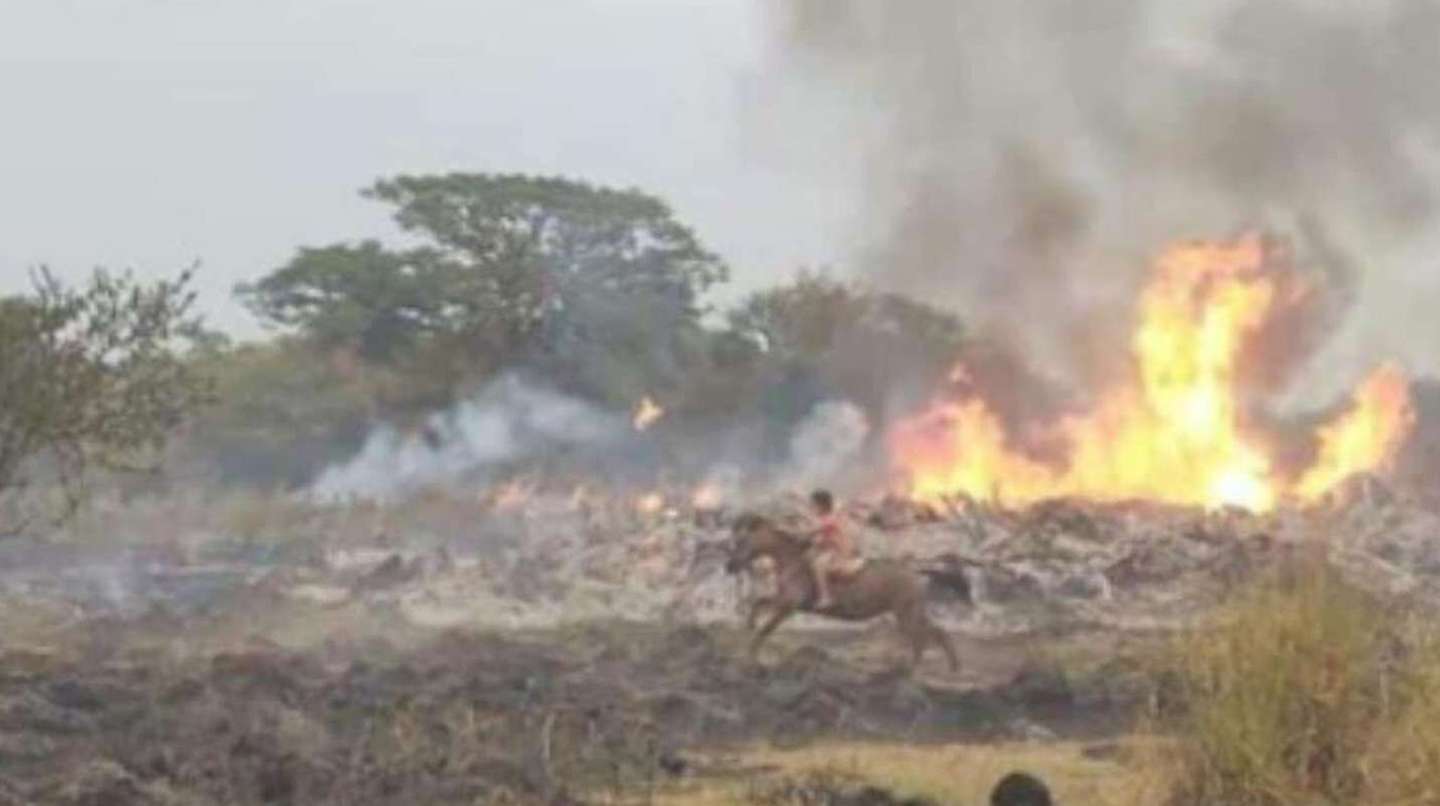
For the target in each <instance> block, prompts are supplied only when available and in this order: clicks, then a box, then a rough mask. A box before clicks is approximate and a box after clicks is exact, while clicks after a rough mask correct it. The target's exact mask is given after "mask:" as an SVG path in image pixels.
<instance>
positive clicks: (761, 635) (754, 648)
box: [750, 601, 795, 663]
mask: <svg viewBox="0 0 1440 806" xmlns="http://www.w3.org/2000/svg"><path fill="white" fill-rule="evenodd" d="M772 604H773V606H774V607H775V612H774V613H772V614H770V618H769V620H768V621H766V622H765V624H764V625H763V626H761V627H760V629H759V631H757V632H756V633H755V635H754V637H753V638H751V639H750V660H751V662H752V663H753V662H755V661H757V660H759V658H760V645H761V644H763V643H765V639H766V638H768V637H770V633H772V632H775V628H776V627H779V626H780V624H781V622H783V621H785V619H788V618H790V616H791V615H792V614H794V612H795V608H794V606H793V605H789V604H784V603H781V602H778V601H775V602H772Z"/></svg>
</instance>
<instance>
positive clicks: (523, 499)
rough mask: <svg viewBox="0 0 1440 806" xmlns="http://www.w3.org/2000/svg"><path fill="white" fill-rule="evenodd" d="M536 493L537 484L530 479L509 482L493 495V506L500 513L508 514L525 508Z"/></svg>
mask: <svg viewBox="0 0 1440 806" xmlns="http://www.w3.org/2000/svg"><path fill="white" fill-rule="evenodd" d="M534 493H535V484H534V482H532V481H530V480H529V479H516V480H512V481H507V482H505V483H504V484H502V485H500V488H499V489H498V490H496V491H494V492H493V493H492V498H491V506H492V507H493V508H494V509H495V510H496V511H498V512H507V511H509V510H513V509H518V508H519V507H521V506H524V505H525V504H526V503H527V502H528V501H529V500H530V498H531V496H532V495H534Z"/></svg>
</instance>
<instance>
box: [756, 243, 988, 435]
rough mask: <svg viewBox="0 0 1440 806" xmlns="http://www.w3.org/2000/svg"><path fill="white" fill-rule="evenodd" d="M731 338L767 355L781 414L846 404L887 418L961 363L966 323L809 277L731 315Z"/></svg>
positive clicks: (764, 365)
mask: <svg viewBox="0 0 1440 806" xmlns="http://www.w3.org/2000/svg"><path fill="white" fill-rule="evenodd" d="M728 323H729V328H730V332H731V333H732V334H734V335H735V337H737V338H740V339H744V340H746V341H748V342H750V343H751V344H752V345H754V349H756V350H757V351H759V353H760V354H761V355H762V356H763V358H762V360H761V361H760V362H759V371H760V372H761V373H762V374H763V375H764V376H765V378H764V380H762V382H761V383H760V387H761V388H762V389H769V390H772V393H771V394H768V395H762V397H764V398H766V399H769V400H770V401H771V403H770V404H769V405H770V406H771V408H772V411H771V417H772V419H773V418H776V417H780V418H781V419H793V418H794V417H797V416H802V415H803V414H804V412H806V411H808V410H809V408H810V406H811V405H813V404H814V402H816V401H817V400H819V399H820V398H823V397H827V396H841V397H845V398H847V399H849V400H851V401H853V402H855V403H857V404H859V405H861V406H862V407H863V408H865V409H866V410H867V412H869V413H870V414H871V416H872V417H875V418H883V417H884V416H885V414H886V410H887V407H889V406H890V405H892V404H896V403H898V402H900V401H901V399H902V397H904V396H906V395H912V394H917V393H919V392H920V391H921V390H924V389H926V388H927V387H928V386H929V385H931V384H933V383H934V382H935V381H936V380H937V379H938V378H941V377H943V375H944V374H945V371H946V370H947V369H949V367H950V366H951V365H952V364H953V362H954V361H955V360H956V359H957V358H958V357H959V355H960V351H961V348H962V345H963V344H964V327H963V326H962V324H961V322H960V319H959V317H957V316H956V315H955V314H953V313H951V312H949V311H945V310H942V309H939V308H936V307H933V306H930V305H926V304H925V303H922V302H918V301H916V300H912V299H909V298H908V297H904V296H901V295H899V294H894V293H888V292H880V291H875V290H873V289H870V288H867V287H865V286H862V285H859V284H855V283H846V282H841V281H839V280H835V279H833V278H831V277H829V276H827V275H826V274H824V273H821V272H810V271H802V272H801V273H800V274H799V275H798V276H797V277H796V278H795V279H794V280H793V281H792V282H790V283H788V284H786V285H781V286H777V287H774V288H769V289H765V290H763V291H758V292H755V293H753V294H751V295H750V296H749V297H747V298H745V299H744V300H743V301H742V302H741V303H740V304H739V305H738V306H736V307H735V308H734V309H733V310H731V311H730V313H729V316H728Z"/></svg>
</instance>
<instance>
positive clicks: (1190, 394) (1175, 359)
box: [891, 237, 1413, 511]
mask: <svg viewBox="0 0 1440 806" xmlns="http://www.w3.org/2000/svg"><path fill="white" fill-rule="evenodd" d="M1281 279H1282V278H1281V277H1280V276H1279V275H1278V274H1277V271H1276V269H1274V268H1273V267H1269V266H1267V265H1266V262H1265V249H1264V244H1263V243H1262V242H1261V240H1260V239H1259V238H1258V237H1247V238H1242V239H1240V240H1238V241H1236V242H1234V243H1229V244H1186V245H1181V246H1176V247H1173V248H1171V249H1169V250H1167V251H1166V252H1164V253H1163V254H1162V255H1161V256H1160V257H1159V259H1158V261H1157V263H1156V266H1155V274H1154V278H1153V280H1152V281H1151V283H1150V284H1149V285H1148V286H1147V287H1146V289H1145V290H1144V292H1143V293H1142V295H1141V298H1140V301H1139V320H1138V321H1139V324H1138V327H1137V329H1136V332H1135V335H1134V337H1133V339H1132V342H1131V353H1132V357H1133V360H1134V372H1133V379H1132V381H1131V382H1129V383H1127V384H1123V385H1122V386H1120V387H1119V388H1117V389H1114V390H1111V391H1110V392H1109V393H1108V394H1107V395H1105V396H1103V397H1102V398H1101V399H1100V401H1099V403H1098V404H1097V405H1096V407H1095V408H1094V409H1093V410H1091V411H1089V412H1086V413H1083V414H1078V415H1072V416H1068V417H1065V418H1062V419H1061V420H1060V421H1059V422H1057V423H1055V424H1053V425H1052V426H1051V428H1052V429H1053V433H1052V434H1051V436H1054V437H1058V439H1057V440H1056V441H1057V442H1058V443H1059V444H1063V445H1065V446H1066V448H1067V453H1066V456H1065V457H1064V458H1063V461H1060V462H1045V461H1041V460H1039V459H1036V458H1033V457H1031V456H1029V455H1027V454H1025V453H1023V452H1021V451H1018V450H1016V449H1015V448H1014V446H1013V445H1012V444H1011V441H1010V437H1009V435H1008V434H1007V433H1006V430H1005V427H1004V425H1003V423H1002V422H1001V420H1000V418H999V417H998V416H996V414H995V412H994V411H992V410H991V409H990V407H989V406H988V405H987V404H986V403H985V401H984V400H983V399H980V398H969V399H964V400H960V401H946V402H942V403H939V404H938V405H936V406H934V407H932V408H931V409H930V410H929V411H926V412H924V413H922V414H920V415H918V416H917V417H915V418H913V419H911V420H908V421H905V422H903V423H901V425H900V426H899V427H897V428H896V429H895V430H894V431H893V432H892V434H891V448H892V452H893V455H894V458H895V460H896V463H897V465H898V467H899V469H900V470H901V471H902V472H903V473H904V474H905V476H906V478H907V479H908V480H909V483H910V494H911V495H913V496H915V497H917V498H921V499H930V500H933V499H936V498H938V497H941V496H944V495H950V494H954V493H964V494H967V495H969V496H971V497H974V498H978V499H985V500H997V501H1002V502H1005V503H1012V504H1024V503H1030V502H1034V501H1037V500H1040V499H1044V498H1051V497H1058V496H1076V497H1082V498H1089V499H1094V500H1109V501H1115V500H1124V499H1150V500H1157V501H1164V502H1170V503H1177V504H1198V505H1206V506H1219V505H1227V504H1228V505H1236V506H1242V507H1245V508H1247V509H1251V510H1255V511H1264V510H1268V509H1271V508H1272V507H1274V506H1275V505H1276V503H1277V502H1278V501H1279V499H1280V498H1282V497H1287V496H1295V497H1299V498H1301V499H1313V498H1315V497H1316V496H1317V495H1319V494H1320V493H1322V492H1323V491H1324V490H1326V489H1329V488H1330V487H1331V486H1333V485H1334V484H1335V483H1337V482H1338V481H1340V480H1342V479H1343V478H1345V477H1346V476H1349V475H1351V474H1353V473H1356V472H1360V471H1366V470H1372V469H1375V468H1376V467H1378V466H1379V465H1380V464H1382V463H1383V462H1384V461H1386V460H1387V459H1388V458H1389V457H1391V456H1392V455H1393V453H1394V451H1395V449H1396V448H1397V447H1398V445H1399V444H1400V442H1401V441H1402V440H1403V438H1404V436H1405V435H1406V433H1408V430H1409V427H1410V423H1411V421H1412V420H1413V414H1412V413H1411V412H1410V403H1409V389H1408V384H1407V382H1406V379H1405V377H1404V375H1403V374H1402V373H1401V372H1400V371H1399V370H1398V369H1395V368H1393V367H1388V368H1383V369H1382V370H1380V371H1378V372H1377V373H1376V374H1375V375H1373V376H1372V377H1371V379H1370V380H1369V381H1367V382H1366V383H1365V384H1364V385H1363V386H1362V387H1361V388H1360V390H1359V391H1358V392H1357V393H1356V396H1355V400H1354V402H1353V404H1352V407H1351V409H1350V410H1349V411H1348V412H1347V413H1346V414H1345V415H1344V416H1342V417H1341V418H1340V419H1339V420H1337V421H1335V422H1332V423H1330V424H1328V425H1326V426H1324V427H1323V428H1322V429H1321V430H1320V432H1319V435H1318V438H1319V442H1320V452H1319V456H1318V458H1317V461H1316V462H1315V464H1314V466H1313V467H1312V468H1310V469H1309V470H1307V471H1306V472H1305V473H1303V474H1302V475H1301V477H1300V478H1299V479H1298V480H1295V479H1286V478H1283V477H1282V476H1281V474H1280V473H1278V472H1277V470H1276V467H1275V463H1274V462H1273V461H1272V459H1271V457H1270V455H1269V453H1268V451H1267V449H1266V445H1265V443H1264V442H1263V441H1262V440H1261V439H1259V435H1257V434H1254V433H1252V432H1249V431H1247V429H1245V428H1244V427H1242V418H1243V412H1242V406H1241V404H1240V402H1239V395H1238V392H1237V387H1238V380H1239V375H1240V370H1241V368H1242V367H1241V361H1242V359H1243V357H1244V355H1245V347H1246V345H1247V340H1249V339H1250V338H1251V337H1252V336H1253V335H1254V334H1255V333H1256V331H1257V330H1258V329H1259V328H1260V327H1262V326H1263V325H1265V324H1266V323H1267V321H1269V318H1270V317H1271V316H1273V315H1274V313H1275V309H1276V306H1277V304H1278V303H1279V302H1281V301H1283V300H1282V299H1281V295H1282V294H1284V293H1286V291H1285V289H1286V288H1293V287H1294V286H1295V285H1297V284H1298V280H1297V278H1296V277H1294V276H1288V277H1286V278H1284V279H1288V280H1290V281H1291V283H1290V285H1289V286H1287V285H1285V284H1284V283H1282V282H1281ZM951 377H952V378H966V377H968V376H967V375H966V374H964V373H963V371H961V372H958V373H952V376H951Z"/></svg>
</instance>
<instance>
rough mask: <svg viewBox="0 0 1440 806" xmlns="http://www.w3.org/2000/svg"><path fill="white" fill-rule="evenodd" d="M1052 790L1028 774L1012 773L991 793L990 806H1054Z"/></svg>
mask: <svg viewBox="0 0 1440 806" xmlns="http://www.w3.org/2000/svg"><path fill="white" fill-rule="evenodd" d="M1054 803H1055V801H1053V800H1051V799H1050V790H1049V789H1047V788H1046V786H1045V784H1044V783H1043V782H1042V781H1041V780H1040V779H1039V778H1036V777H1035V776H1033V775H1031V774H1030V773H1028V772H1012V773H1010V774H1009V775H1007V776H1005V777H1004V778H1001V779H1000V783H998V784H996V785H995V788H994V789H992V790H991V791H990V806H1054Z"/></svg>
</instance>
